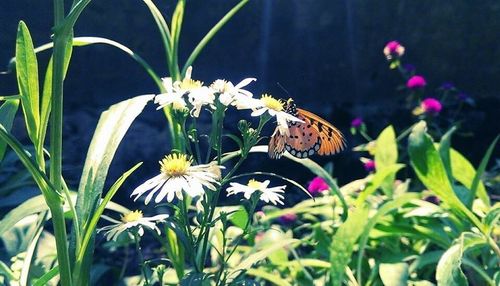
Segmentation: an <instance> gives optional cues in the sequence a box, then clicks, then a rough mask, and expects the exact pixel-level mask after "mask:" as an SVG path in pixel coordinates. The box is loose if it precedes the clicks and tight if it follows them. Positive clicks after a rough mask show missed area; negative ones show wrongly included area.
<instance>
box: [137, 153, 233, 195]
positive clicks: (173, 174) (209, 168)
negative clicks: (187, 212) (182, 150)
mask: <svg viewBox="0 0 500 286" xmlns="http://www.w3.org/2000/svg"><path fill="white" fill-rule="evenodd" d="M192 163H193V161H192V160H191V159H189V158H188V156H187V155H185V154H170V155H168V156H165V158H164V159H162V160H161V161H160V171H161V172H160V174H159V175H157V176H155V177H153V178H151V179H149V180H147V181H146V182H144V183H143V184H142V185H140V186H139V187H137V188H136V189H135V190H134V191H133V192H132V195H131V196H136V197H135V198H134V201H136V200H137V199H138V198H139V197H140V196H142V195H143V194H144V193H146V192H148V191H150V192H149V194H148V195H147V196H146V199H145V204H148V203H149V202H150V201H151V199H152V198H153V196H155V195H156V194H157V193H158V191H159V193H158V194H157V195H156V198H155V202H156V203H159V202H161V201H162V200H163V199H164V198H165V197H167V202H171V201H172V200H173V199H174V197H175V196H177V198H178V199H180V200H182V191H184V192H186V193H187V194H188V195H189V196H190V197H197V196H202V195H203V194H204V193H205V191H204V189H203V187H207V188H208V189H210V190H212V191H215V189H216V187H215V186H216V185H218V184H219V182H218V181H219V180H220V177H221V169H222V168H223V167H222V166H218V165H217V164H216V163H215V162H212V163H210V164H205V165H196V166H192V165H191V164H192Z"/></svg>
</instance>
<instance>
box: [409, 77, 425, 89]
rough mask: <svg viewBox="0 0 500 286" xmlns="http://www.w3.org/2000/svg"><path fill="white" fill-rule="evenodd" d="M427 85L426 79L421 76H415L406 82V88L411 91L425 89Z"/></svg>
mask: <svg viewBox="0 0 500 286" xmlns="http://www.w3.org/2000/svg"><path fill="white" fill-rule="evenodd" d="M426 85H427V82H426V81H425V78H424V77H423V76H420V75H414V76H412V77H410V79H409V80H408V81H407V82H406V87H408V88H409V89H418V88H423V87H425V86H426Z"/></svg>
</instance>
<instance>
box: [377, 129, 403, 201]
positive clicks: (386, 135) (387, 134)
mask: <svg viewBox="0 0 500 286" xmlns="http://www.w3.org/2000/svg"><path fill="white" fill-rule="evenodd" d="M397 161H398V144H397V141H396V133H395V132H394V127H392V125H389V126H388V127H386V128H385V129H384V130H383V131H382V132H381V133H380V135H379V136H378V138H377V141H376V144H375V167H376V168H377V170H379V169H383V168H386V167H389V166H393V165H394V164H396V163H397ZM395 178H396V175H395V174H391V175H390V176H388V177H387V178H386V179H385V180H384V181H383V182H382V190H383V191H384V193H385V194H387V195H388V196H392V188H393V183H394V179H395Z"/></svg>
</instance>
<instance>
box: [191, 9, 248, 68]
mask: <svg viewBox="0 0 500 286" xmlns="http://www.w3.org/2000/svg"><path fill="white" fill-rule="evenodd" d="M248 1H249V0H241V1H240V3H238V4H237V5H236V6H234V7H233V9H231V10H230V11H229V12H227V14H226V15H225V16H224V17H222V19H220V20H219V22H217V24H215V26H213V27H212V29H210V31H208V33H207V34H206V35H205V37H203V39H201V41H200V42H199V43H198V45H196V47H195V48H194V50H193V52H191V55H189V57H188V59H187V60H186V63H185V64H184V67H183V68H182V74H185V73H186V70H187V68H188V67H189V66H191V65H192V64H193V62H194V61H195V60H196V58H197V57H198V55H199V54H200V52H201V51H202V50H203V48H205V46H206V45H207V44H208V43H209V42H210V40H212V38H213V37H214V36H215V35H216V34H217V32H219V30H220V29H221V28H222V27H224V25H225V24H226V23H227V22H228V21H229V20H231V18H232V17H233V16H234V15H235V14H236V13H238V11H240V10H241V8H243V7H244V6H245V5H246V4H247V3H248Z"/></svg>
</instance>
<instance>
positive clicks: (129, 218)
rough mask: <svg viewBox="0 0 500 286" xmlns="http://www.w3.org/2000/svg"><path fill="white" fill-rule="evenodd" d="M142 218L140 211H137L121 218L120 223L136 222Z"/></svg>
mask: <svg viewBox="0 0 500 286" xmlns="http://www.w3.org/2000/svg"><path fill="white" fill-rule="evenodd" d="M141 218H142V211H140V210H137V211H133V212H129V213H128V214H126V215H123V216H122V222H124V223H127V222H134V221H138V220H140V219H141Z"/></svg>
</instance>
